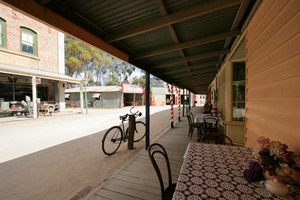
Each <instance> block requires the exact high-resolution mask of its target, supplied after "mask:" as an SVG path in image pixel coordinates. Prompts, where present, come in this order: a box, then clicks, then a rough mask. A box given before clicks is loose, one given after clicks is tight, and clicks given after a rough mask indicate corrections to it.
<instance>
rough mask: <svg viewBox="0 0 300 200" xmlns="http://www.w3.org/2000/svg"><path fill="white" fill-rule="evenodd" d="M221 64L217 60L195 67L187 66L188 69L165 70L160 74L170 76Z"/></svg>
mask: <svg viewBox="0 0 300 200" xmlns="http://www.w3.org/2000/svg"><path fill="white" fill-rule="evenodd" d="M221 63H222V61H220V60H218V61H212V62H206V63H201V64H197V65H189V67H188V68H187V67H175V69H165V70H164V72H162V74H172V73H177V72H183V71H187V70H188V69H190V70H192V71H195V70H197V69H198V70H199V69H201V68H205V67H208V66H213V65H218V64H221Z"/></svg>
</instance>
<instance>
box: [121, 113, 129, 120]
mask: <svg viewBox="0 0 300 200" xmlns="http://www.w3.org/2000/svg"><path fill="white" fill-rule="evenodd" d="M127 116H128V114H126V115H120V120H123V121H124V120H125V119H126V118H127Z"/></svg>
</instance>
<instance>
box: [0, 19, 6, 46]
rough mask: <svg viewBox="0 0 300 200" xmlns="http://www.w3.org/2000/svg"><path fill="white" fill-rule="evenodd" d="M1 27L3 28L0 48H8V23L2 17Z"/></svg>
mask: <svg viewBox="0 0 300 200" xmlns="http://www.w3.org/2000/svg"><path fill="white" fill-rule="evenodd" d="M0 25H1V26H0V27H1V35H0V37H1V38H0V40H1V44H0V48H6V21H5V20H4V19H3V18H1V17H0Z"/></svg>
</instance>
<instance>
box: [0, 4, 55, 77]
mask: <svg viewBox="0 0 300 200" xmlns="http://www.w3.org/2000/svg"><path fill="white" fill-rule="evenodd" d="M0 10H1V12H0V18H2V19H4V20H5V21H6V48H4V49H1V48H0V63H2V64H8V65H14V66H20V67H26V68H32V69H39V70H45V71H50V72H56V73H57V72H58V32H57V31H56V30H54V29H52V28H50V27H49V26H47V25H44V24H42V23H40V22H38V21H36V20H34V19H31V18H29V17H27V16H25V15H23V14H21V13H19V12H17V11H15V10H13V9H11V8H9V7H7V6H4V5H2V4H0ZM21 26H22V27H26V28H29V29H31V30H33V31H35V32H36V33H37V56H33V55H32V56H30V55H28V54H24V53H22V52H21V51H20V27H21Z"/></svg>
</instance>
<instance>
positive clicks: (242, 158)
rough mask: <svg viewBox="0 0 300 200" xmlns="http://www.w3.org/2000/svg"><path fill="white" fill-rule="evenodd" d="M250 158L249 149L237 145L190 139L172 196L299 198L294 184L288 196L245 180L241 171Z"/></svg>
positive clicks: (175, 197)
mask: <svg viewBox="0 0 300 200" xmlns="http://www.w3.org/2000/svg"><path fill="white" fill-rule="evenodd" d="M250 160H253V156H252V152H251V149H249V148H245V147H237V146H226V145H216V144H203V143H190V144H189V146H188V148H187V151H186V153H185V158H184V163H183V165H182V168H181V171H180V175H179V178H178V182H177V186H176V190H175V193H174V196H173V200H179V199H180V200H181V199H193V200H195V199H228V200H235V199H241V200H252V199H257V200H258V199H259V200H261V199H278V200H279V199H298V198H299V195H297V196H296V194H295V193H297V194H299V192H300V188H299V186H298V185H295V183H294V182H293V181H292V180H291V179H287V180H286V183H287V184H292V185H293V184H294V185H293V186H294V191H295V193H293V194H292V195H290V196H285V197H280V196H276V195H273V194H272V193H270V192H269V191H268V190H266V189H264V188H263V187H262V186H261V185H260V182H259V181H257V182H252V183H250V182H248V181H246V180H245V179H244V171H245V170H246V169H248V167H249V161H250Z"/></svg>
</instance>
